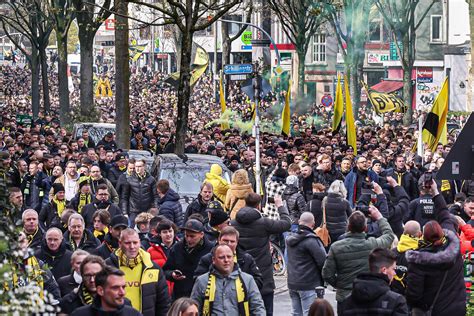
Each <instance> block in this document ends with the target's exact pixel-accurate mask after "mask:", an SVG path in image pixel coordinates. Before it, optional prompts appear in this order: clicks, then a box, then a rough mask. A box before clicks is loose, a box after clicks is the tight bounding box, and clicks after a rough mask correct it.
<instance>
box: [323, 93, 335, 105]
mask: <svg viewBox="0 0 474 316" xmlns="http://www.w3.org/2000/svg"><path fill="white" fill-rule="evenodd" d="M321 104H322V105H324V106H331V105H332V96H330V95H329V94H325V95H323V97H322V98H321Z"/></svg>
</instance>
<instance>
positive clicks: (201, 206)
mask: <svg viewBox="0 0 474 316" xmlns="http://www.w3.org/2000/svg"><path fill="white" fill-rule="evenodd" d="M195 213H198V214H201V215H202V217H203V218H204V224H206V223H207V222H209V217H208V216H207V203H204V202H203V200H202V198H201V194H198V196H197V198H195V199H194V200H193V201H192V202H191V203H189V205H188V207H187V208H186V214H185V216H184V223H186V222H187V221H188V218H189V216H191V215H192V214H195Z"/></svg>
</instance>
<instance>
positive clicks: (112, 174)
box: [107, 163, 127, 196]
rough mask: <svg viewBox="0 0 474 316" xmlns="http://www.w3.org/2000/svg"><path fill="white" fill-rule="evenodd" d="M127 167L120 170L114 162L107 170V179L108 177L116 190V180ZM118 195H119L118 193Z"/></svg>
mask: <svg viewBox="0 0 474 316" xmlns="http://www.w3.org/2000/svg"><path fill="white" fill-rule="evenodd" d="M126 170H127V168H125V169H123V170H120V169H119V167H118V166H117V165H116V164H115V163H114V164H113V165H112V167H110V169H109V171H108V172H107V179H109V181H110V183H112V185H113V186H114V187H115V188H116V189H117V193H119V192H118V186H117V184H118V180H119V178H120V176H121V175H123V174H124V173H125V172H126ZM119 196H120V195H119Z"/></svg>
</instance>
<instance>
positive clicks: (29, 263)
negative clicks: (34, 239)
mask: <svg viewBox="0 0 474 316" xmlns="http://www.w3.org/2000/svg"><path fill="white" fill-rule="evenodd" d="M24 264H25V266H24V267H20V269H25V271H26V272H27V274H28V276H27V279H26V280H24V279H22V278H19V277H18V273H16V268H13V278H12V282H13V287H14V288H17V287H22V286H26V285H27V283H31V282H34V283H36V284H37V285H38V286H39V287H40V289H41V291H40V297H41V298H42V299H43V298H44V294H43V289H44V279H43V273H44V272H43V270H42V269H41V266H40V264H39V261H38V259H36V257H35V256H31V257H29V258H27V259H25V261H24ZM25 283H26V284H25ZM5 287H6V288H7V289H8V285H5Z"/></svg>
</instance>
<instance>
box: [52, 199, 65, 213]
mask: <svg viewBox="0 0 474 316" xmlns="http://www.w3.org/2000/svg"><path fill="white" fill-rule="evenodd" d="M53 202H54V204H55V205H56V213H57V214H58V217H59V218H61V215H62V214H63V211H64V209H65V208H66V200H62V201H60V200H58V199H57V198H56V196H54V197H53Z"/></svg>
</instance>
